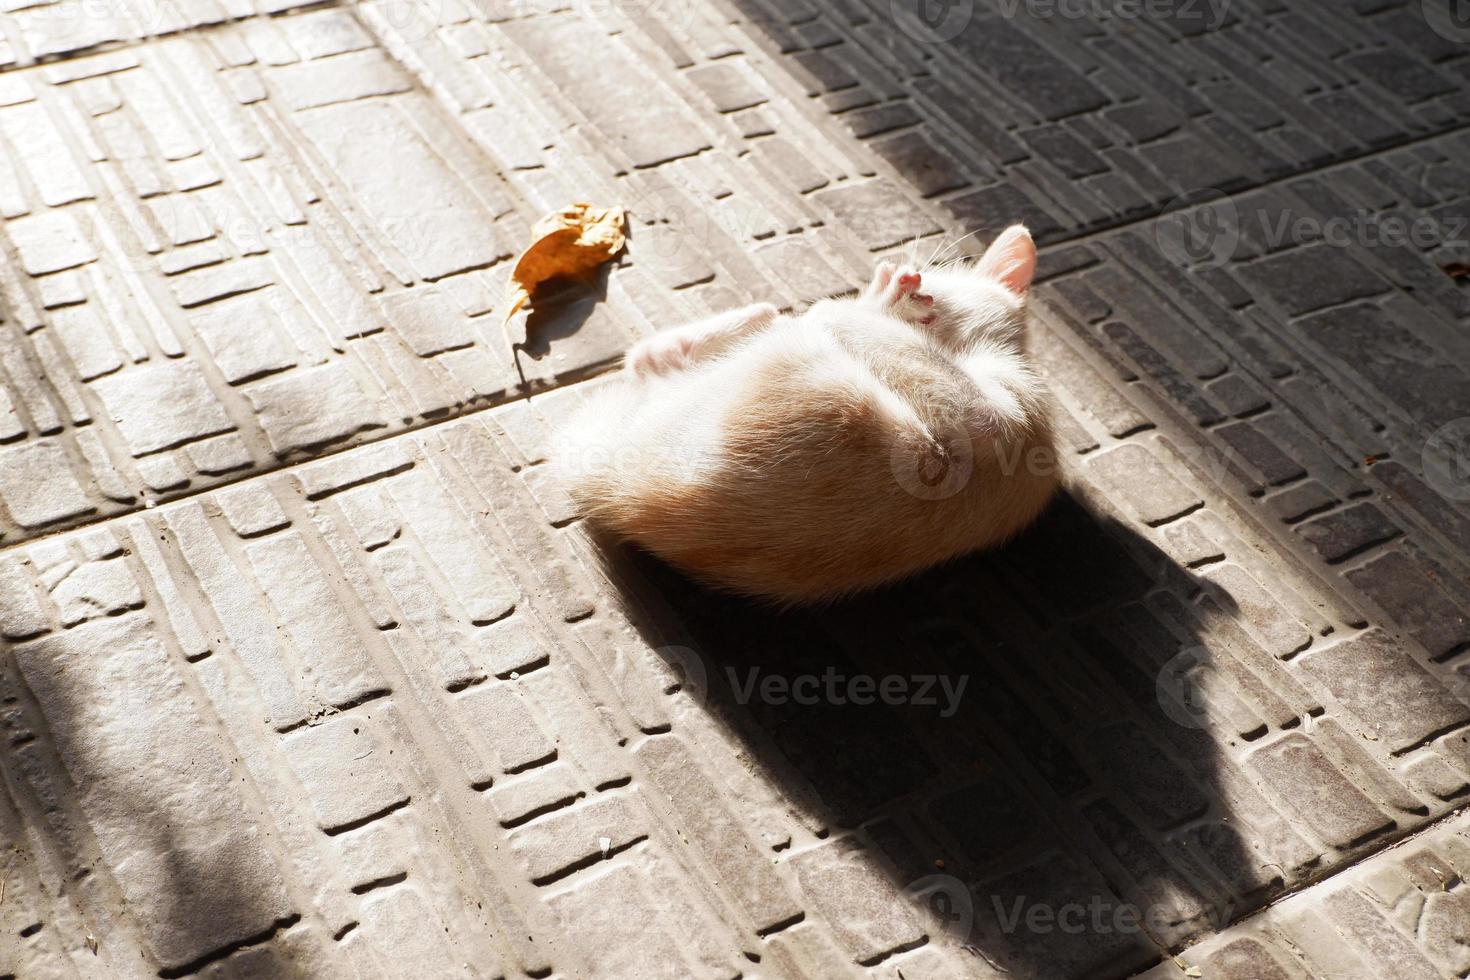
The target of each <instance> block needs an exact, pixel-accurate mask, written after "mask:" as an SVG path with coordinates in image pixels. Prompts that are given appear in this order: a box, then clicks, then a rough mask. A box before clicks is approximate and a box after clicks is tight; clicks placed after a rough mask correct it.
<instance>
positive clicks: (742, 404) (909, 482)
mask: <svg viewBox="0 0 1470 980" xmlns="http://www.w3.org/2000/svg"><path fill="white" fill-rule="evenodd" d="M1035 271H1036V246H1035V243H1034V242H1033V241H1032V238H1031V235H1030V233H1029V232H1028V231H1027V230H1026V228H1025V227H1024V226H1021V225H1015V226H1012V227H1010V228H1008V229H1006V230H1005V231H1004V232H1002V233H1001V235H1000V236H999V237H998V238H997V239H996V240H995V241H994V242H993V243H992V244H991V245H990V247H989V248H988V249H987V250H986V251H985V253H984V254H983V255H982V256H981V257H980V258H979V259H978V260H977V261H973V262H970V261H966V262H963V263H958V262H957V263H951V264H948V265H944V266H941V267H937V268H925V269H923V270H922V271H921V270H919V269H916V268H914V267H913V266H912V265H904V266H902V267H899V266H896V265H895V264H894V263H892V262H883V263H880V264H879V265H878V267H877V270H876V271H875V273H874V275H873V278H872V280H871V281H870V282H869V283H868V284H867V285H866V287H865V288H863V289H862V290H861V291H860V292H859V293H858V294H857V295H856V296H851V297H848V298H838V299H826V300H821V301H819V302H817V303H815V304H813V305H812V306H811V307H810V308H808V309H807V310H806V311H805V312H803V313H801V314H800V315H783V314H782V313H780V312H779V311H778V310H777V309H776V308H775V307H774V306H772V305H770V304H767V303H758V304H755V305H752V306H747V307H744V308H743V309H738V310H732V311H730V312H727V313H723V314H719V315H717V316H714V317H711V318H710V319H707V320H703V321H700V322H698V323H694V324H690V325H687V326H684V327H679V328H675V329H672V330H667V331H663V332H661V333H659V334H656V335H654V336H653V337H650V338H648V339H647V340H644V341H642V342H641V343H639V344H638V345H636V346H635V347H634V348H633V349H632V350H631V351H629V353H628V355H627V357H626V358H625V361H624V365H623V368H622V370H621V372H620V374H619V376H618V377H617V378H616V379H614V380H613V381H612V382H611V383H610V384H607V385H605V386H603V388H602V389H601V390H599V391H597V392H595V393H594V394H593V395H592V396H591V397H590V398H589V401H588V403H587V404H586V405H585V406H584V407H583V408H582V410H581V411H580V412H578V413H576V414H575V415H574V416H573V418H572V419H571V420H570V422H569V423H568V424H567V425H566V426H565V427H564V428H563V430H562V432H561V434H560V439H559V441H558V444H557V445H556V447H555V448H554V450H553V457H552V461H553V465H554V466H555V468H556V469H558V470H559V471H560V474H561V479H562V481H564V485H565V486H566V487H567V489H568V491H569V492H570V494H571V496H572V498H573V500H574V501H575V502H576V504H577V505H578V507H579V509H580V512H581V513H582V514H583V515H584V516H585V518H586V519H587V520H588V521H589V522H590V523H591V525H592V526H593V527H594V528H596V529H597V530H598V531H600V532H603V533H604V534H608V535H611V536H612V537H613V538H615V539H621V540H625V541H631V542H633V543H635V544H637V545H639V546H641V547H643V548H645V549H646V550H648V551H650V552H652V553H654V554H655V555H658V556H659V557H661V558H662V559H664V560H665V561H667V562H669V563H670V564H672V565H674V566H675V567H677V568H680V569H682V570H684V571H685V572H687V573H688V574H690V575H692V576H693V577H695V578H697V579H700V580H702V581H704V582H706V583H708V584H710V585H713V586H716V587H719V588H723V589H727V590H733V591H735V592H739V593H744V594H747V595H750V596H755V597H759V598H762V599H768V600H772V601H774V602H776V603H778V604H781V605H795V604H801V603H810V602H822V601H826V600H832V599H837V598H841V597H843V596H847V595H850V594H852V593H856V592H860V591H862V590H866V589H870V588H873V587H876V586H880V585H883V584H885V583H889V582H893V581H896V580H899V579H902V578H905V577H907V576H909V575H912V574H914V573H916V572H918V571H920V570H922V569H925V568H928V567H930V566H932V565H936V564H939V563H941V562H944V561H946V560H948V559H951V558H954V557H956V556H959V555H962V554H965V553H967V552H971V551H975V550H977V549H981V548H986V547H991V546H994V545H997V544H1000V543H1001V542H1003V541H1005V540H1006V539H1008V538H1010V537H1011V536H1013V535H1014V534H1016V533H1017V532H1018V531H1020V530H1021V529H1023V528H1024V527H1026V526H1027V525H1028V524H1030V523H1031V522H1032V521H1033V520H1034V519H1035V518H1036V517H1037V515H1038V514H1039V513H1041V511H1042V510H1043V509H1044V508H1045V506H1046V504H1047V502H1048V500H1049V499H1050V498H1051V496H1052V494H1053V492H1054V491H1055V489H1056V486H1057V482H1058V474H1057V467H1056V462H1055V450H1054V447H1053V444H1052V428H1051V424H1050V418H1049V411H1048V394H1047V391H1046V388H1045V386H1044V384H1043V382H1042V380H1041V378H1040V377H1038V376H1037V374H1036V373H1035V372H1034V371H1033V370H1032V369H1031V367H1030V366H1029V365H1028V363H1027V358H1026V352H1025V344H1024V341H1025V332H1026V296H1027V290H1028V289H1029V287H1030V285H1031V280H1032V278H1033V276H1034V275H1035Z"/></svg>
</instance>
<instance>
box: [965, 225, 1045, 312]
mask: <svg viewBox="0 0 1470 980" xmlns="http://www.w3.org/2000/svg"><path fill="white" fill-rule="evenodd" d="M979 268H980V271H981V272H982V273H984V274H985V275H987V276H989V277H990V278H992V279H994V280H996V281H997V282H999V283H1000V284H1001V285H1002V286H1004V287H1006V288H1007V289H1009V290H1010V291H1011V292H1013V293H1015V294H1016V295H1017V296H1019V295H1021V294H1022V293H1024V292H1025V291H1026V290H1027V289H1029V288H1030V286H1031V279H1032V277H1033V276H1035V275H1036V243H1035V242H1034V241H1032V240H1031V232H1029V231H1027V230H1026V226H1025V225H1011V226H1010V227H1009V228H1007V229H1006V230H1005V231H1003V232H1001V233H1000V237H999V238H997V239H996V240H995V241H994V242H992V243H991V245H990V247H989V248H987V249H986V250H985V254H984V255H983V256H981V257H980V266H979Z"/></svg>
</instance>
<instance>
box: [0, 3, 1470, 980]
mask: <svg viewBox="0 0 1470 980" xmlns="http://www.w3.org/2000/svg"><path fill="white" fill-rule="evenodd" d="M296 6H301V5H293V4H281V3H271V4H267V3H260V2H251V3H245V2H234V0H220V2H219V3H214V2H205V3H192V2H183V0H180V2H178V3H176V4H175V3H167V2H158V3H148V4H121V3H119V4H114V5H112V6H107V5H106V4H103V3H95V4H93V5H91V6H88V5H86V4H85V3H71V2H69V0H63V2H62V3H56V4H27V3H11V4H9V5H6V6H5V10H4V12H3V13H0V32H3V37H4V39H5V40H4V42H3V43H0V65H5V66H8V67H7V70H4V71H0V146H3V152H0V215H3V218H4V222H3V224H0V230H3V245H4V248H5V252H6V262H5V263H4V264H3V265H0V298H3V299H0V302H3V319H0V582H3V583H4V584H3V586H0V651H3V659H0V719H3V724H4V726H5V729H6V741H5V747H4V749H3V750H0V768H3V773H4V793H3V794H0V841H3V843H4V845H5V846H4V849H3V851H0V936H4V942H0V976H4V975H6V974H7V972H8V973H9V974H12V975H15V976H19V977H33V976H40V977H48V976H57V977H69V976H157V975H161V976H165V977H176V976H193V975H208V976H217V977H227V976H262V977H266V976H268V977H292V976H300V977H336V976H352V975H361V976H436V977H437V976H457V975H462V974H463V975H471V976H481V977H497V976H506V977H518V976H530V977H544V976H560V977H604V976H606V977H637V978H640V980H641V978H648V977H657V976H668V977H689V976H711V977H716V976H718V977H735V976H744V977H798V976H812V977H824V978H825V977H835V976H873V977H884V978H901V980H916V978H921V977H939V978H948V977H961V976H979V977H983V976H1012V977H1015V976H1030V977H1039V978H1047V980H1051V978H1062V977H1079V978H1084V977H1085V978H1091V977H1108V976H1115V977H1124V976H1132V975H1144V976H1149V977H1155V976H1157V977H1165V976H1167V977H1181V976H1198V975H1202V976H1206V977H1220V978H1226V980H1234V978H1260V977H1273V978H1274V977H1329V976H1330V977H1344V978H1345V977H1363V978H1367V977H1383V976H1405V977H1419V976H1461V975H1463V974H1464V972H1465V971H1466V969H1470V962H1467V961H1466V955H1465V952H1464V950H1465V947H1466V945H1467V944H1470V931H1467V930H1470V926H1467V925H1466V923H1467V921H1470V919H1467V917H1466V914H1465V912H1464V911H1463V910H1462V908H1461V906H1462V905H1463V893H1464V888H1465V886H1464V883H1463V881H1462V876H1463V874H1464V873H1466V870H1467V869H1466V860H1467V858H1466V854H1465V853H1462V852H1463V851H1464V850H1465V847H1466V844H1465V838H1466V836H1470V828H1467V826H1466V822H1465V817H1464V814H1463V812H1462V811H1461V808H1462V807H1463V805H1464V802H1465V800H1466V799H1467V798H1470V750H1467V737H1470V707H1467V705H1470V687H1467V682H1466V678H1467V676H1470V623H1467V622H1466V618H1465V610H1466V609H1467V608H1470V576H1467V559H1466V555H1467V553H1470V509H1467V506H1466V501H1467V500H1470V481H1467V479H1466V476H1465V471H1464V462H1463V453H1464V451H1465V450H1464V447H1465V445H1466V444H1467V443H1466V439H1467V438H1470V421H1467V419H1470V383H1467V378H1466V368H1465V365H1466V364H1470V356H1467V353H1470V352H1467V350H1466V347H1467V343H1466V340H1465V335H1464V326H1465V325H1466V323H1467V322H1470V293H1467V291H1466V288H1467V286H1466V284H1467V283H1470V276H1467V273H1470V245H1467V243H1466V239H1467V236H1470V231H1467V228H1466V221H1467V218H1470V206H1467V200H1466V198H1467V196H1470V171H1467V167H1466V164H1465V163H1464V161H1465V160H1467V159H1470V131H1467V130H1466V128H1465V120H1466V117H1467V110H1470V106H1467V101H1470V96H1467V91H1470V89H1467V87H1466V85H1465V79H1466V76H1467V69H1470V30H1466V31H1464V32H1458V33H1457V30H1456V24H1455V22H1454V21H1452V20H1445V19H1443V18H1441V17H1440V15H1439V13H1438V12H1437V10H1436V9H1435V8H1433V6H1432V4H1425V5H1423V6H1422V7H1421V5H1419V4H1406V5H1400V4H1394V3H1386V2H1385V3H1380V2H1376V0H1374V2H1364V3H1358V4H1355V5H1353V6H1352V7H1351V8H1346V7H1340V6H1330V5H1326V4H1321V3H1311V4H1295V5H1292V6H1290V7H1287V6H1282V5H1276V4H1272V3H1250V4H1246V3H1242V2H1232V3H1230V4H1228V5H1225V4H1223V3H1222V2H1219V0H1216V2H1215V3H1214V4H1213V5H1211V4H1207V3H1204V2H1190V0H1181V2H1179V3H1169V4H1152V5H1147V6H1142V7H1129V6H1127V5H1123V4H1107V5H1104V6H1105V8H1106V10H1105V11H1104V12H1110V16H1106V17H1098V16H1087V17H1079V16H1075V14H1076V12H1077V11H1079V10H1083V9H1086V10H1092V6H1091V5H1089V6H1088V7H1086V8H1083V7H1081V6H1079V5H1076V4H1073V5H1068V4H1065V3H1059V4H1049V3H1041V2H1040V0H1033V2H1031V3H1029V4H1027V3H1022V2H1020V0H1017V2H1016V3H1009V2H1004V0H996V2H995V3H994V4H974V5H971V4H964V3H961V4H952V5H949V7H948V8H943V9H948V10H950V11H951V14H950V16H951V17H961V18H962V15H964V12H965V10H966V9H968V8H970V7H972V6H973V7H974V8H975V9H974V10H973V12H972V13H971V14H970V15H969V19H968V21H967V22H965V23H964V24H963V25H962V27H961V26H958V25H960V21H959V20H944V19H941V20H938V21H932V22H924V21H921V20H916V19H915V17H914V14H913V13H912V10H911V8H907V7H905V6H904V5H903V4H897V3H895V4H890V3H887V2H879V0H868V2H859V0H841V2H839V0H832V2H828V3H822V4H817V5H810V6H808V5H806V4H803V3H780V4H777V3H775V2H774V0H772V2H770V3H766V2H757V0H717V2H716V3H714V4H710V5H694V4H686V3H682V2H676V0H663V2H659V3H639V4H632V3H621V4H620V3H594V2H591V0H582V2H577V0H572V2H566V3H559V2H551V0H546V2H541V0H532V2H522V3H503V4H501V3H470V2H460V0H364V2H362V3H358V4H355V5H352V4H340V5H338V4H330V3H329V4H326V5H312V9H303V10H294V9H290V8H293V7H296ZM318 8H320V9H318ZM929 9H930V11H931V13H932V12H933V10H934V8H932V7H931V8H929ZM1093 12H1094V13H1096V11H1093ZM1462 35H1463V36H1462ZM36 62H40V63H39V64H36ZM579 197H586V198H588V199H591V200H595V201H599V202H606V203H621V204H626V205H628V206H629V207H630V208H631V210H632V217H631V221H632V229H631V232H632V233H631V237H630V245H629V252H628V255H627V256H626V257H625V259H624V260H622V261H621V262H620V263H619V265H618V267H617V268H616V269H614V270H611V271H610V273H609V274H607V275H605V276H604V277H603V279H602V280H601V281H599V282H598V283H597V284H596V286H595V287H594V288H593V289H592V290H590V291H569V292H568V293H566V294H564V295H563V296H561V297H560V298H559V299H558V301H557V302H555V303H553V304H550V309H549V310H548V312H546V313H545V314H543V315H541V316H540V317H539V318H538V321H537V322H535V323H533V325H532V327H533V329H532V339H531V341H530V343H529V344H528V346H527V348H526V349H522V350H518V351H515V352H512V351H510V350H508V348H507V344H506V342H505V340H504V338H503V336H502V334H501V330H500V327H499V324H498V316H497V314H496V310H495V307H496V306H497V305H498V303H499V300H500V293H501V285H502V282H503V280H504V276H505V273H506V270H507V266H506V262H507V260H508V259H509V258H510V256H511V255H512V254H513V253H514V252H515V250H516V249H517V248H518V247H519V246H520V244H521V243H522V242H523V241H524V240H525V237H526V232H527V229H528V227H529V224H530V222H531V221H533V220H534V219H535V218H536V217H537V216H538V215H539V214H540V213H542V212H543V211H545V210H548V209H550V208H553V207H556V206H559V205H560V204H563V203H565V202H566V201H567V200H570V199H573V198H579ZM1017 217H1024V218H1025V219H1026V220H1028V221H1029V222H1030V223H1031V224H1032V227H1033V228H1035V229H1036V230H1037V231H1038V233H1039V237H1040V238H1041V239H1042V241H1043V243H1044V248H1043V275H1044V282H1043V283H1042V284H1041V285H1040V286H1038V287H1037V290H1036V298H1037V303H1036V306H1037V325H1036V331H1035V336H1034V338H1033V347H1034V352H1035V356H1036V358H1037V360H1038V361H1039V363H1040V364H1041V366H1042V367H1043V369H1044V370H1045V372H1046V374H1047V376H1048V378H1049V379H1050V380H1051V382H1052V385H1053V387H1054V389H1055V391H1056V394H1057V401H1058V406H1059V418H1060V431H1061V433H1062V442H1063V445H1064V447H1065V448H1066V449H1067V450H1068V452H1067V453H1066V456H1067V459H1066V462H1065V466H1066V471H1067V478H1068V480H1067V482H1068V494H1067V496H1066V497H1065V498H1064V499H1062V500H1060V501H1058V503H1057V505H1056V506H1055V507H1054V508H1053V509H1052V511H1051V512H1049V514H1048V515H1047V517H1046V518H1045V519H1044V520H1043V521H1042V522H1041V523H1040V524H1039V525H1038V526H1037V527H1036V528H1034V529H1033V530H1032V531H1030V532H1028V534H1026V535H1025V536H1024V537H1023V538H1022V539H1020V540H1018V541H1016V542H1014V543H1013V544H1012V545H1010V546H1008V547H1006V548H1005V549H1002V550H1001V551H999V552H997V553H994V554H991V555H985V556H979V557H976V558H972V559H969V560H966V561H963V562H959V563H956V564H954V565H952V566H950V567H947V568H945V569H942V570H938V571H935V572H933V573H930V574H928V575H926V576H923V577H921V578H920V579H918V580H916V581H914V582H912V583H908V584H906V585H904V586H902V587H899V588H896V589H892V590H888V591H885V592H883V593H881V594H878V595H874V596H871V597H867V598H865V599H863V600H861V601H856V602H852V603H849V604H846V605H843V606H839V607H835V608H832V609H826V610H820V611H808V612H803V613H794V614H786V615H777V614H774V613H771V612H769V611H766V610H763V609H760V608H756V607H752V606H751V605H749V604H747V603H744V602H740V601H736V600H733V599H729V598H724V597H718V596H713V595H710V594H708V593H705V592H702V591H700V590H698V589H696V588H694V587H692V586H690V585H689V584H688V583H686V582H683V581H681V580H680V579H678V578H677V577H676V576H674V575H672V573H670V572H669V571H668V570H667V569H663V568H661V567H659V566H657V565H655V564H653V563H651V562H648V561H647V560H644V559H640V558H638V557H636V556H631V555H624V554H614V555H611V556H605V555H600V554H599V553H598V552H596V551H595V550H594V547H593V545H592V544H591V543H590V542H589V541H587V540H586V537H585V535H584V532H583V531H582V529H581V527H580V525H579V524H578V522H577V521H576V515H575V513H574V512H573V511H572V510H571V508H570V506H569V504H568V502H567V501H565V500H564V499H562V498H560V497H559V496H558V495H557V493H556V491H555V489H554V488H553V487H551V486H550V485H548V483H547V481H546V479H545V477H544V466H543V463H544V461H545V455H546V443H547V433H548V432H549V430H550V429H551V428H553V427H554V425H555V422H556V419H557V418H558V417H559V416H561V415H562V414H563V413H565V412H566V411H567V410H568V409H569V408H571V407H572V406H573V404H574V403H575V401H576V400H577V399H578V398H580V397H581V393H582V391H583V390H584V388H585V387H586V384H596V383H597V382H595V381H591V382H581V379H584V378H586V377H587V376H589V375H591V374H594V373H597V372H598V371H600V370H602V369H603V368H605V367H606V366H607V365H609V364H611V363H612V362H613V361H614V360H615V358H616V357H617V355H618V354H619V352H620V351H621V350H623V349H624V348H626V346H627V345H628V344H629V343H630V342H632V341H633V340H634V339H636V338H637V337H639V336H642V335H645V334H646V333H647V332H648V331H650V330H652V329H655V328H657V327H660V326H668V325H672V324H675V323H677V322H679V321H681V320H683V319H687V318H690V317H692V316H695V315H697V314H699V313H702V312H705V311H710V310H715V309H720V308H724V307H727V306H730V305H732V304H734V303H737V302H745V301H750V300H753V299H771V298H773V297H775V298H776V300H777V301H778V302H780V303H782V304H796V303H799V302H802V301H806V300H810V299H813V298H816V297H819V296H821V295H824V294H827V293H830V292H834V291H840V290H843V289H846V288H850V287H851V286H852V285H853V284H855V283H856V282H857V281H859V280H860V279H861V278H863V277H864V275H865V272H866V270H867V269H869V268H870V267H871V265H872V263H873V261H874V259H875V257H876V256H877V255H878V254H882V253H885V252H888V251H892V250H893V249H895V248H897V247H899V246H901V245H903V244H904V243H906V242H908V241H910V240H912V239H914V238H916V237H917V238H919V239H920V240H921V247H925V248H932V247H937V246H939V245H940V244H942V243H944V242H948V241H953V240H955V239H957V238H958V237H959V236H960V235H963V234H965V233H967V232H971V231H976V232H979V233H980V235H981V237H982V239H983V237H984V236H985V234H987V233H989V232H992V231H994V230H996V229H997V228H998V227H999V226H1001V225H1002V224H1004V223H1006V222H1008V221H1011V220H1014V219H1015V218H1017ZM960 247H961V248H963V249H966V250H969V249H973V248H975V247H977V246H976V244H975V243H974V242H973V241H971V242H966V243H963V244H962V245H961V246H960ZM246 325H248V327H247V326H246ZM574 382H579V383H574ZM528 393H530V394H531V397H530V398H529V400H526V398H525V397H524V396H525V395H526V394H528ZM486 409H488V411H487V410H486ZM7 420H8V421H7ZM864 679H871V682H872V683H873V684H874V685H875V686H876V685H878V684H881V683H883V682H885V680H886V681H887V682H888V683H890V684H895V685H902V690H903V691H904V692H906V694H907V695H908V696H907V697H903V698H899V697H890V698H888V699H887V700H889V701H901V702H902V703H891V704H890V703H881V702H880V703H875V704H867V705H863V704H855V703H852V701H853V700H854V699H855V698H856V699H859V700H860V699H862V698H863V697H864V696H865V695H864V693H863V689H862V688H861V687H859V686H851V685H852V682H854V680H857V681H858V683H859V684H861V683H863V682H865V681H864ZM803 685H805V686H803ZM814 690H815V691H820V692H822V693H820V694H819V695H817V696H816V697H815V698H812V697H806V696H802V695H801V693H800V692H802V691H806V692H811V691H814ZM895 690H897V689H896V688H895ZM866 697H868V698H872V693H871V691H869V692H868V693H867V695H866ZM813 700H815V702H816V703H807V702H810V701H813ZM1268 906H1269V907H1268ZM1262 909H1264V911H1260V910H1262Z"/></svg>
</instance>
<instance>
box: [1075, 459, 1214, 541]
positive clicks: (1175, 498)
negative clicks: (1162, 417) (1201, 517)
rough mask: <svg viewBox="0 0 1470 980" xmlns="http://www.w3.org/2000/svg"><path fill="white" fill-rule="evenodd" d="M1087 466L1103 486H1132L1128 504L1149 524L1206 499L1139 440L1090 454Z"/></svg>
mask: <svg viewBox="0 0 1470 980" xmlns="http://www.w3.org/2000/svg"><path fill="white" fill-rule="evenodd" d="M1087 467H1088V469H1089V470H1091V471H1092V472H1093V473H1094V474H1095V476H1096V477H1097V479H1098V480H1099V481H1100V482H1101V483H1102V484H1103V485H1104V486H1107V487H1111V488H1116V489H1118V490H1121V489H1123V488H1125V487H1127V488H1129V489H1130V490H1131V491H1132V492H1131V493H1129V494H1128V495H1127V497H1126V499H1127V500H1128V504H1129V506H1130V507H1131V509H1132V510H1133V512H1134V514H1135V515H1136V516H1137V517H1138V519H1139V520H1141V521H1142V522H1143V523H1145V524H1148V525H1149V526H1157V525H1159V524H1163V523H1165V522H1167V521H1171V520H1174V519H1175V518H1178V517H1181V516H1183V515H1184V514H1187V513H1189V512H1190V511H1192V510H1194V509H1195V508H1197V507H1199V506H1201V505H1202V504H1203V503H1204V501H1203V500H1201V499H1200V498H1199V496H1198V495H1197V494H1194V493H1192V492H1190V490H1189V488H1188V487H1186V486H1184V484H1182V483H1180V482H1179V481H1178V480H1176V479H1174V477H1172V476H1170V475H1169V473H1168V471H1167V470H1165V469H1164V467H1163V466H1161V465H1160V464H1159V462H1158V461H1157V460H1156V459H1155V458H1154V455H1153V454H1152V453H1151V452H1149V450H1148V449H1146V448H1145V447H1144V446H1141V445H1139V444H1137V443H1130V444H1127V445H1124V446H1121V447H1119V448H1118V449H1114V450H1112V451H1110V452H1106V453H1101V454H1098V455H1094V456H1091V457H1089V458H1088V460H1087ZM1140 491H1142V492H1140ZM1145 494H1147V495H1146V496H1145Z"/></svg>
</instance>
